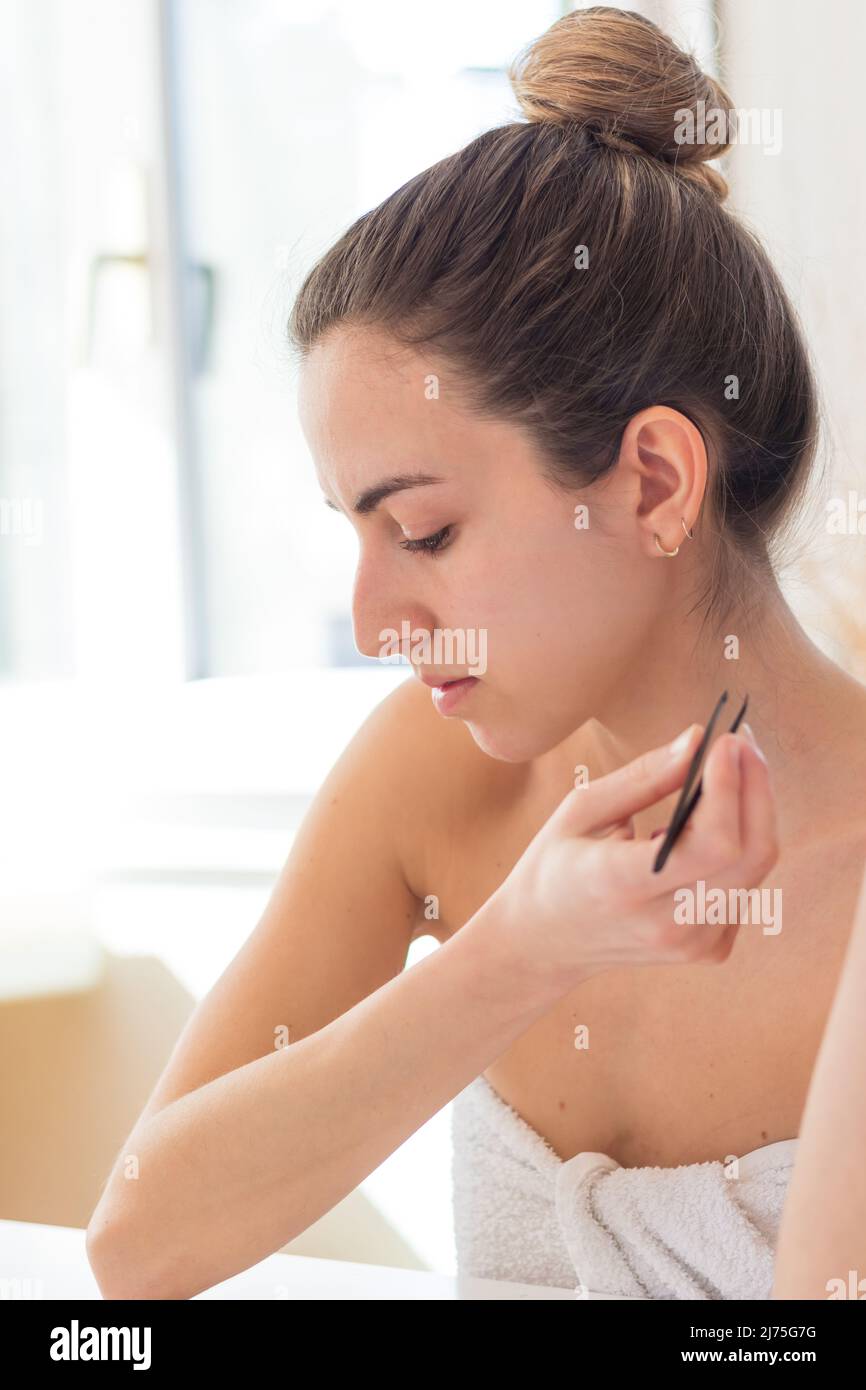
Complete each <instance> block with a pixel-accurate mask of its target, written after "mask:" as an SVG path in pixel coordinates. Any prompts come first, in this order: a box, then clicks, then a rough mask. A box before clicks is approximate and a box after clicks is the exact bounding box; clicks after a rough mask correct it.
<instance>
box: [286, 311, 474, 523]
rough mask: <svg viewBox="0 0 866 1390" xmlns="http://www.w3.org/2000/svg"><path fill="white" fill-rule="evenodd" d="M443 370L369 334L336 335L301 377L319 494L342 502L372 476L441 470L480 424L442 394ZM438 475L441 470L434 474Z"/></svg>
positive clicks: (314, 351)
mask: <svg viewBox="0 0 866 1390" xmlns="http://www.w3.org/2000/svg"><path fill="white" fill-rule="evenodd" d="M446 379H448V380H451V381H453V372H452V373H451V376H450V378H449V377H448V375H447V370H446V369H445V368H444V367H443V365H442V363H441V362H434V360H433V358H432V357H430V356H427V355H426V354H425V353H424V352H423V351H418V350H414V349H410V348H406V347H404V346H403V345H402V344H400V343H397V342H396V341H395V340H394V339H393V338H391V337H389V336H388V335H386V334H384V333H382V332H381V331H377V330H373V329H366V328H365V329H360V328H353V329H348V328H341V329H339V330H336V331H332V332H331V333H329V334H328V335H326V337H325V338H323V339H322V340H321V341H320V342H318V343H317V344H316V345H315V346H314V347H313V348H311V350H310V352H309V353H308V355H307V357H306V358H305V359H304V362H303V364H302V366H301V369H300V375H299V380H298V414H299V418H300V422H301V427H302V429H303V431H304V434H305V436H306V439H307V442H308V444H309V446H310V450H311V453H312V455H313V459H314V462H315V465H316V471H317V473H318V475H319V480H320V482H321V483H322V486H323V487H324V488H325V489H326V490H327V491H330V492H332V493H333V494H334V495H338V493H343V494H344V495H345V496H346V497H348V496H349V494H350V493H351V492H353V491H360V488H361V487H362V486H364V485H365V484H366V483H367V482H369V478H370V475H371V474H372V472H375V473H376V475H377V476H378V475H380V474H384V473H387V472H388V471H393V472H404V471H407V470H410V469H412V468H416V467H417V468H421V467H424V466H428V467H429V466H431V465H432V464H433V463H434V462H436V463H439V464H441V463H442V462H443V461H444V460H445V459H446V458H447V457H448V456H452V457H453V456H454V455H455V453H456V451H457V450H458V449H460V448H461V446H462V447H464V448H465V447H467V446H468V444H469V442H470V441H472V440H474V441H475V445H476V447H477V435H478V432H479V431H481V430H483V423H482V422H481V421H480V420H478V419H477V418H474V417H472V416H471V415H470V414H469V413H468V412H467V411H465V410H464V409H462V408H461V407H460V406H459V405H458V404H457V402H456V400H454V399H453V397H454V396H455V394H456V393H455V392H454V390H452V391H451V393H450V394H451V399H449V398H448V394H447V392H446V391H445V390H444V382H445V380H446ZM435 471H441V470H438V469H437V470H435Z"/></svg>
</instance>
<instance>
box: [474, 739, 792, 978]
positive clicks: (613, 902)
mask: <svg viewBox="0 0 866 1390" xmlns="http://www.w3.org/2000/svg"><path fill="white" fill-rule="evenodd" d="M702 733H703V729H702V727H701V726H700V725H692V726H691V728H690V729H689V730H687V731H686V732H685V733H684V734H682V735H680V739H679V740H676V741H675V743H674V744H667V745H665V746H664V747H662V748H655V749H653V750H652V752H650V753H646V754H643V755H642V756H641V757H639V758H636V759H635V760H634V761H633V762H631V763H627V764H626V765H625V766H624V767H621V768H618V769H617V771H616V772H612V773H610V774H609V775H608V776H606V777H601V778H599V779H598V780H597V781H595V782H589V783H588V784H586V785H585V786H582V787H578V788H575V789H574V790H573V791H570V792H569V793H568V795H567V796H566V797H565V798H564V800H563V801H562V802H561V804H560V805H559V806H558V807H557V809H556V810H555V811H554V813H553V815H552V816H551V817H550V819H549V820H548V821H546V822H545V824H544V825H543V826H542V828H541V830H540V831H539V832H538V834H537V835H536V836H535V838H534V840H533V841H532V843H531V844H530V845H529V846H528V847H527V849H526V850H525V851H524V853H523V854H522V855H521V857H520V859H519V860H518V861H517V863H516V864H515V866H514V868H513V869H512V871H511V873H510V874H509V875H508V877H507V878H506V879H505V881H504V882H503V883H502V884H501V886H500V887H499V888H498V889H497V890H496V893H495V894H494V895H493V896H494V898H495V899H497V902H498V906H499V909H500V914H501V920H502V922H503V924H504V930H507V931H508V932H509V933H511V934H512V940H513V943H516V944H517V945H518V947H519V952H520V954H521V955H522V956H524V957H525V959H526V961H527V965H528V966H531V968H532V970H533V972H535V973H537V972H538V970H539V969H541V970H542V971H543V972H544V973H545V974H546V973H547V971H550V972H551V977H552V978H553V979H555V980H556V981H557V982H559V983H561V984H562V985H563V988H564V989H568V988H569V987H570V984H571V982H572V981H573V982H574V983H577V982H579V981H580V980H581V979H584V978H585V977H586V976H587V975H593V974H598V973H599V972H600V971H603V970H608V969H610V968H611V967H614V966H621V965H666V964H668V965H675V964H682V963H684V962H698V961H706V962H721V961H724V960H726V959H727V957H728V956H729V955H730V953H731V950H732V948H733V944H734V938H735V936H736V934H737V931H738V927H739V924H738V923H734V924H733V925H723V926H720V925H715V924H712V925H711V924H706V923H695V924H694V925H683V924H681V923H680V922H678V921H677V920H676V917H675V908H676V902H675V899H674V893H675V891H676V890H677V889H678V888H683V887H688V888H694V886H695V884H696V883H697V880H699V879H703V880H704V882H705V884H706V888H707V890H708V891H709V890H710V889H711V888H722V889H724V890H727V889H729V888H734V889H749V888H754V887H757V885H758V884H760V883H761V882H762V880H763V879H764V878H765V877H766V875H767V874H768V873H769V871H770V869H771V868H772V867H773V865H774V864H775V863H776V860H777V859H778V842H777V833H776V811H775V802H774V798H773V792H772V787H771V784H770V777H769V769H768V767H767V764H766V761H765V760H764V758H763V755H762V754H761V753H759V752H758V750H757V746H756V744H755V743H754V742H753V740H752V738H750V736H749V734H747V733H743V732H741V733H737V734H723V735H722V736H721V737H720V738H718V739H717V740H716V742H715V744H714V745H713V746H712V747H711V749H710V752H709V755H708V757H707V759H706V761H705V764H704V770H703V789H702V793H701V797H700V800H699V801H698V804H697V806H696V808H695V810H694V812H693V813H692V815H691V817H690V819H689V821H688V823H687V825H686V827H685V829H684V830H683V832H682V834H681V835H680V837H679V838H678V840H677V842H676V844H675V845H674V848H673V850H672V851H671V853H670V855H669V857H668V860H667V862H666V864H665V866H664V868H663V869H662V870H661V872H660V873H653V863H654V861H655V858H656V855H657V853H658V850H659V846H660V844H661V841H660V840H658V839H649V840H638V839H635V835H634V825H633V823H632V817H633V816H634V814H635V812H637V811H641V810H644V809H645V808H646V807H648V806H652V805H654V804H655V803H656V802H657V801H660V800H661V799H662V798H664V797H666V796H669V795H670V794H671V793H673V792H675V791H678V790H679V789H680V788H681V787H682V785H683V782H684V781H685V778H686V774H687V771H688V768H689V764H690V763H691V760H692V757H693V756H694V753H695V749H696V748H697V745H698V743H699V742H700V737H701V735H702Z"/></svg>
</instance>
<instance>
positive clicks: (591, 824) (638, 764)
mask: <svg viewBox="0 0 866 1390" xmlns="http://www.w3.org/2000/svg"><path fill="white" fill-rule="evenodd" d="M702 734H703V727H702V725H700V724H691V725H690V726H689V728H688V729H686V730H684V732H683V733H682V734H681V735H680V737H679V739H675V740H674V743H673V744H670V743H666V744H663V745H662V746H661V747H660V748H653V749H651V750H650V752H648V753H642V754H641V755H640V757H639V758H634V759H633V760H632V762H630V763H626V764H625V765H624V766H623V767H619V768H617V769H616V771H615V772H609V773H608V774H607V776H606V777H599V778H598V780H597V781H594V782H588V783H587V784H586V785H585V786H583V787H578V788H575V789H574V790H573V791H571V792H569V793H568V795H567V796H566V797H565V799H564V800H563V802H562V803H561V805H560V807H559V808H558V810H557V812H556V814H557V817H558V820H559V828H561V829H566V830H569V831H571V833H572V834H575V835H588V834H589V833H590V832H591V831H598V830H603V829H604V828H605V827H606V826H608V825H611V824H612V823H613V822H615V821H624V820H626V819H627V818H628V817H629V816H633V815H634V814H635V812H636V811H642V810H644V808H645V807H647V806H653V805H654V804H655V802H657V801H661V799H662V798H663V797H665V796H669V795H670V793H671V792H673V791H676V790H677V789H678V788H679V787H681V786H682V784H683V782H684V781H685V777H686V772H687V770H688V767H689V763H690V762H691V760H692V758H693V756H694V752H695V749H696V748H697V746H698V744H699V742H700V740H701V736H702ZM680 740H682V742H680Z"/></svg>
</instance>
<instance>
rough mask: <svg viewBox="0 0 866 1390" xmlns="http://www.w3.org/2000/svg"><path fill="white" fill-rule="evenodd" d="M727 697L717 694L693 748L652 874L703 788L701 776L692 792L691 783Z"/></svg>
mask: <svg viewBox="0 0 866 1390" xmlns="http://www.w3.org/2000/svg"><path fill="white" fill-rule="evenodd" d="M727 698H728V692H727V690H723V691H722V693H721V695H720V696H719V699H718V702H717V704H716V708H715V709H714V710H713V712H712V715H711V716H710V722H709V724H708V725H707V727H706V730H705V731H704V736H703V738H702V739H701V741H700V743H699V744H698V746H697V749H696V750H695V755H694V757H693V758H692V761H691V764H690V765H689V770H688V774H687V776H686V780H685V782H684V784H683V789H682V791H681V792H680V799H679V801H678V802H677V804H676V807H675V808H674V813H673V816H672V817H671V823H670V825H669V826H668V830H667V834H666V835H665V838H664V840H663V841H662V846H661V849H660V850H659V852H658V854H657V855H656V861H655V864H654V865H653V873H654V874H657V873H658V872H659V871H660V870H661V869H663V868H664V866H665V863H666V861H667V857H668V855H669V854H670V852H671V850H672V849H673V847H674V845H675V844H676V842H677V840H678V839H679V837H680V835H681V834H682V832H683V827H684V826H685V824H686V821H687V820H688V818H689V816H690V815H691V814H692V811H693V810H694V809H695V807H696V806H697V804H698V799H699V797H700V795H701V791H702V790H703V780H704V779H703V777H701V778H700V780H699V781H698V785H697V787H695V790H694V792H692V784H693V782H694V779H695V777H696V776H697V772H698V768H699V767H700V765H701V760H702V758H703V756H704V753H705V752H706V750H707V745H708V743H709V741H710V735H711V734H712V732H713V728H714V726H715V723H716V720H717V719H718V717H719V713H720V712H721V708H722V705H723V704H724V703H725V701H726V700H727ZM748 703H749V697H748V695H747V696H746V698H745V699H744V701H743V703H742V705H741V706H740V712H739V714H738V715H737V717H736V719H735V720H734V722H733V724H732V725H731V727H730V729H729V730H728V733H731V734H735V733H736V732H737V729H738V728H739V727H740V722H741V720H742V718H743V715H744V714H745V713H746V706H747V704H748ZM690 793H691V795H690Z"/></svg>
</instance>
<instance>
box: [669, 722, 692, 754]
mask: <svg viewBox="0 0 866 1390" xmlns="http://www.w3.org/2000/svg"><path fill="white" fill-rule="evenodd" d="M694 727H695V726H694V724H690V725H689V727H688V728H687V729H683V731H682V733H681V734H680V735H679V737H678V738H675V739H674V741H673V743H672V744H671V746H670V749H669V750H668V751H669V752H670V755H671V757H672V758H678V757H679V756H680V754H681V753H682V751H683V749H684V748H685V747H686V744H687V743H688V741H689V739H690V738H691V736H692V729H693V728H694Z"/></svg>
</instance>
